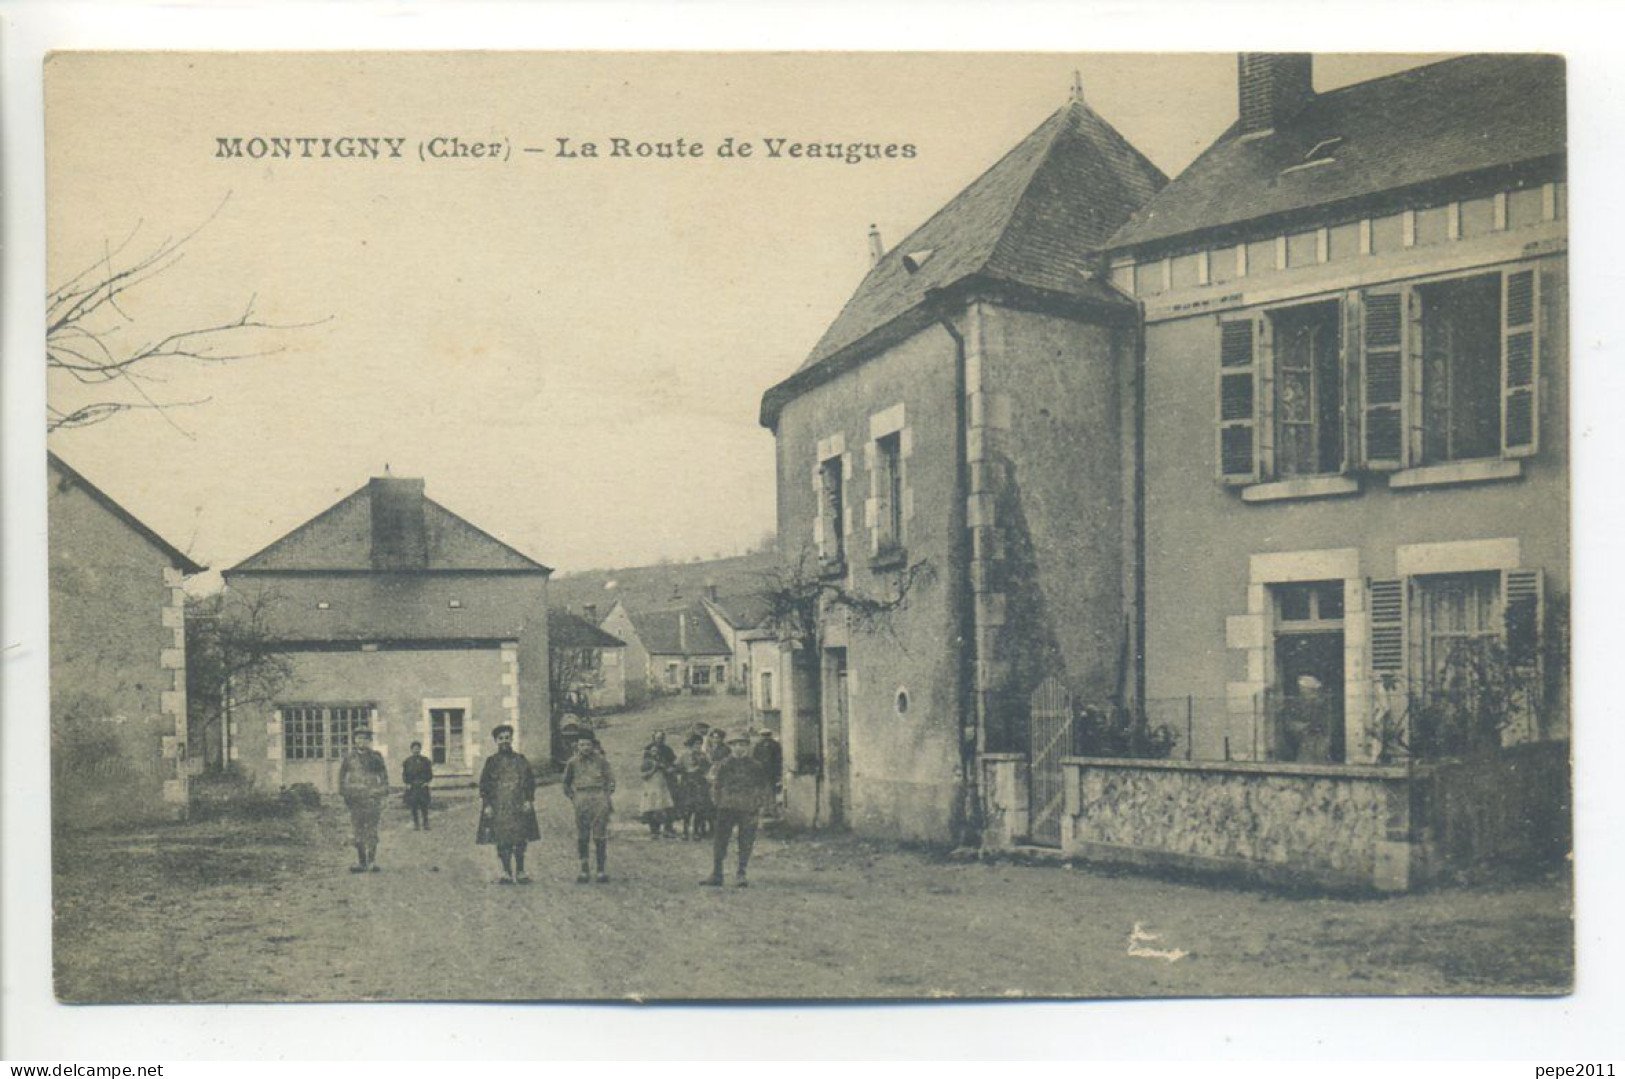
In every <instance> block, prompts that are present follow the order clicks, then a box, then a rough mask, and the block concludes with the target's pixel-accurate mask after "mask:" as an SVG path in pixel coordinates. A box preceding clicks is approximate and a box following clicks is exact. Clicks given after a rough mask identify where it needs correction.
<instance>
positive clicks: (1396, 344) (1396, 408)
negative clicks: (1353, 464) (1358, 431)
mask: <svg viewBox="0 0 1625 1079" xmlns="http://www.w3.org/2000/svg"><path fill="white" fill-rule="evenodd" d="M1404 300H1405V297H1404V294H1403V292H1402V291H1401V290H1399V289H1368V290H1367V291H1366V292H1365V294H1364V295H1363V296H1362V297H1361V305H1360V307H1361V312H1362V323H1363V324H1362V326H1361V332H1360V341H1361V363H1360V393H1361V415H1362V418H1363V421H1364V422H1363V426H1364V434H1365V453H1364V455H1363V456H1364V459H1365V464H1366V467H1367V468H1373V469H1396V468H1401V467H1403V466H1404V464H1405V435H1406V429H1405V397H1406V393H1405V388H1406V386H1405V309H1404Z"/></svg>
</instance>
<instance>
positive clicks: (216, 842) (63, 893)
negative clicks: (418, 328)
mask: <svg viewBox="0 0 1625 1079" xmlns="http://www.w3.org/2000/svg"><path fill="white" fill-rule="evenodd" d="M740 707H741V704H740V702H739V700H738V699H737V698H727V697H724V698H716V699H704V698H702V699H697V700H696V699H682V700H674V701H665V702H660V703H659V704H657V705H655V706H653V707H651V708H649V709H646V710H645V711H643V712H641V713H636V714H632V715H628V716H625V717H617V718H616V719H615V720H613V721H612V722H611V723H610V725H609V726H607V727H606V728H605V730H604V732H603V738H604V742H605V745H606V749H607V751H608V752H609V754H610V759H611V761H612V763H613V764H614V765H615V767H616V771H617V774H618V776H619V778H620V780H621V782H622V786H623V796H622V798H621V799H620V802H621V804H622V805H623V806H627V807H630V806H632V805H633V804H634V799H635V787H636V773H637V768H636V765H637V751H638V748H639V747H640V746H641V744H642V741H643V738H644V737H645V735H646V733H647V731H648V730H649V729H650V728H652V727H653V726H655V725H671V726H673V727H678V726H686V725H687V724H688V723H689V722H691V721H692V719H694V718H697V717H700V716H705V717H707V718H709V719H710V721H711V722H717V721H719V720H721V721H722V722H724V723H726V722H727V721H728V719H729V718H730V716H731V715H733V714H736V710H737V709H738V708H740ZM437 797H438V799H439V801H438V806H437V812H436V818H435V822H434V829H433V830H432V831H429V832H414V831H412V828H411V822H410V818H409V816H408V815H407V813H406V811H405V809H403V808H401V807H400V804H399V801H398V800H395V801H393V802H392V803H391V806H390V809H389V811H388V812H386V815H385V821H384V825H383V829H382V839H381V843H380V848H379V862H380V865H381V867H382V870H383V871H382V872H380V873H377V874H367V875H362V876H357V875H352V874H350V873H348V872H346V867H347V865H348V864H349V861H350V859H351V858H352V856H353V855H352V852H351V850H350V848H349V846H348V844H347V835H346V828H347V823H348V822H347V819H346V818H345V816H344V813H343V810H342V807H324V808H323V809H321V810H320V811H316V812H304V813H301V814H298V815H296V816H294V817H291V818H286V819H277V820H262V821H252V822H244V821H215V822H200V823H194V824H187V825H181V826H175V827H169V828H163V829H158V830H152V831H145V832H125V833H101V834H96V835H88V836H75V837H66V838H64V839H62V840H59V841H58V843H57V844H56V848H55V852H54V859H55V878H54V884H55V889H56V893H55V897H56V908H57V918H56V934H55V945H56V952H55V955H56V985H57V994H58V996H59V997H60V998H61V999H63V1000H64V1001H70V1002H98V1001H149V1002H159V1001H271V1000H297V1001H336V1000H548V999H566V998H574V999H640V1000H641V999H662V998H665V999H672V998H679V999H718V998H739V997H765V998H828V997H859V998H888V997H924V996H965V997H1003V996H1013V997H1014V996H1068V997H1073V996H1080V997H1163V996H1183V997H1190V996H1251V995H1268V996H1299V995H1345V994H1355V995H1367V996H1386V995H1407V994H1440V993H1443V994H1554V993H1563V992H1566V991H1567V990H1568V988H1569V986H1570V984H1571V982H1572V978H1573V961H1572V938H1573V930H1572V922H1571V910H1572V903H1571V897H1570V893H1569V890H1568V884H1567V880H1566V877H1561V876H1556V875H1554V876H1552V877H1549V878H1543V879H1534V880H1522V881H1518V882H1511V883H1505V884H1501V885H1497V886H1474V887H1458V888H1449V889H1440V890H1437V891H1433V892H1429V893H1423V894H1419V895H1410V896H1400V897H1394V898H1385V899H1351V898H1337V897H1328V896H1283V895H1280V894H1278V893H1271V892H1266V891H1262V890H1245V889H1236V888H1228V887H1221V886H1216V885H1209V884H1201V883H1187V882H1174V881H1168V880H1162V879H1156V878H1152V877H1147V876H1139V875H1129V874H1117V873H1111V872H1107V871H1104V870H1099V869H1089V868H1083V867H1079V868H1068V867H1064V866H1060V865H1022V864H1016V863H1012V862H996V863H984V862H979V861H974V860H973V861H957V860H952V859H949V858H947V857H945V856H943V855H941V854H940V853H934V852H927V851H919V850H911V849H906V848H901V847H898V846H895V845H886V844H876V843H868V842H864V841H861V840H856V839H853V838H851V837H845V836H838V837H831V836H805V835H803V836H789V835H783V834H764V835H763V836H761V837H759V839H758V842H757V850H756V855H755V858H754V859H753V862H752V872H751V877H752V886H751V887H750V888H749V889H744V890H740V889H735V888H732V887H729V888H723V889H711V888H701V887H699V886H698V882H699V880H700V878H701V877H702V876H704V875H705V874H706V873H707V872H708V871H709V868H710V852H709V845H708V844H699V843H684V842H680V841H677V842H674V841H670V840H660V841H652V840H650V839H649V838H648V836H647V830H646V829H645V828H643V827H642V826H641V825H639V824H638V823H637V822H636V821H635V820H633V819H631V815H630V814H629V813H626V812H622V813H620V814H618V818H617V820H616V823H615V826H614V829H613V833H612V838H611V842H610V873H611V875H612V877H613V879H612V881H611V882H610V883H609V884H603V885H585V886H583V885H576V884H574V883H573V881H574V877H575V871H576V863H575V843H574V834H573V827H572V826H571V823H570V819H569V816H568V803H567V802H566V800H565V798H564V796H563V794H562V793H561V792H560V790H559V789H558V787H557V785H556V784H550V785H548V786H546V787H544V788H543V789H542V790H541V791H540V792H539V793H538V795H537V810H538V815H539V816H540V817H541V820H542V831H543V838H542V841H541V843H540V844H537V845H533V846H532V848H531V852H532V853H531V859H530V861H531V864H530V869H531V873H532V875H533V876H534V877H535V878H536V883H535V884H534V885H532V886H531V887H528V888H514V887H498V886H496V885H495V883H494V881H495V879H496V870H497V864H496V857H495V855H494V854H493V853H492V848H489V847H476V846H475V845H474V842H473V837H474V827H475V822H476V814H477V804H476V801H475V799H474V796H473V793H472V792H471V791H464V792H448V793H446V794H444V795H437Z"/></svg>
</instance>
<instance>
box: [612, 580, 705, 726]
mask: <svg viewBox="0 0 1625 1079" xmlns="http://www.w3.org/2000/svg"><path fill="white" fill-rule="evenodd" d="M599 628H600V629H602V630H603V631H604V632H606V633H609V634H611V635H613V636H615V637H617V638H619V639H620V640H622V641H624V642H626V663H627V676H626V677H627V699H628V701H629V702H632V703H640V702H641V701H644V700H647V699H648V698H649V697H651V696H658V695H660V694H669V693H685V692H687V693H726V692H727V690H728V684H729V682H730V680H731V679H732V678H733V677H734V675H733V648H732V647H731V646H730V645H729V644H728V642H727V641H726V640H725V639H724V638H723V636H722V633H721V632H720V631H719V630H718V629H717V626H716V622H715V621H714V620H713V617H712V615H711V612H710V611H709V610H707V609H706V607H705V605H704V604H703V603H701V602H699V601H696V602H693V603H687V604H684V605H682V606H680V607H674V608H670V609H665V610H653V611H632V610H630V609H629V608H628V607H627V606H626V604H624V603H621V602H619V601H617V602H616V604H615V605H614V606H613V607H611V608H610V610H609V613H608V614H607V615H605V616H604V620H603V622H602V623H601V624H600V625H599Z"/></svg>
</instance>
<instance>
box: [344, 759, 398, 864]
mask: <svg viewBox="0 0 1625 1079" xmlns="http://www.w3.org/2000/svg"><path fill="white" fill-rule="evenodd" d="M350 746H351V748H350V751H349V752H348V753H346V754H345V755H344V763H343V764H341V765H339V794H340V796H341V797H343V799H344V804H345V806H346V807H347V808H348V809H349V810H350V831H351V835H352V837H353V839H354V842H355V856H356V864H355V865H353V866H351V867H350V872H352V873H365V872H366V871H367V870H369V869H370V870H372V871H373V872H374V873H376V872H378V818H379V817H380V816H381V815H382V814H383V809H384V795H385V794H386V793H387V792H388V791H389V766H388V765H386V764H385V763H384V758H383V756H382V755H380V754H379V753H378V752H377V751H376V750H374V749H373V748H372V731H371V730H369V729H368V728H366V727H357V728H356V729H355V730H354V731H352V732H351V734H350Z"/></svg>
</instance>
